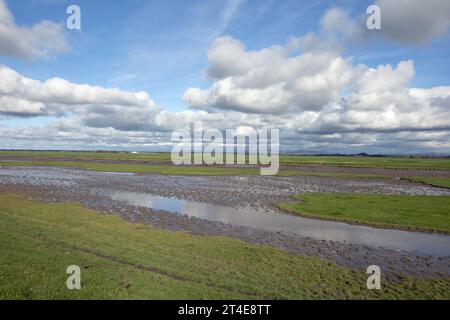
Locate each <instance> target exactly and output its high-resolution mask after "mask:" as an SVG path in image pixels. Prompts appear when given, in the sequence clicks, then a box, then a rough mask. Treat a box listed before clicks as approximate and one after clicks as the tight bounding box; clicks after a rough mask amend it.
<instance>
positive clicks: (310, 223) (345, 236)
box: [104, 190, 450, 256]
mask: <svg viewBox="0 0 450 320" xmlns="http://www.w3.org/2000/svg"><path fill="white" fill-rule="evenodd" d="M104 195H105V196H108V197H109V198H111V199H112V200H115V201H121V202H124V203H127V204H129V205H133V206H140V207H146V208H151V209H154V210H160V211H166V212H170V213H174V214H181V215H187V216H190V217H196V218H200V219H205V220H209V221H216V222H222V223H227V224H231V225H234V226H242V227H250V228H254V229H258V230H263V231H270V232H280V233H283V234H295V235H298V236H302V237H308V238H312V239H316V240H330V241H337V242H345V243H351V244H358V245H367V246H371V247H382V248H387V249H393V250H398V251H408V252H418V253H422V254H427V255H433V256H450V236H447V235H441V234H431V233H422V232H411V231H401V230H392V229H379V228H371V227H366V226H359V225H352V224H347V223H341V222H333V221H324V220H316V219H310V218H304V217H298V216H292V215H287V214H284V213H282V212H280V211H277V210H276V209H273V210H271V211H267V210H266V209H262V208H261V209H258V208H254V207H238V208H234V207H228V206H219V205H214V204H208V203H201V202H194V201H187V200H182V199H178V198H170V197H161V196H155V195H152V194H149V193H137V192H122V191H114V190H109V191H105V192H104Z"/></svg>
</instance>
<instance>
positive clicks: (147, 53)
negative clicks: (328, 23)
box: [1, 0, 450, 110]
mask: <svg viewBox="0 0 450 320" xmlns="http://www.w3.org/2000/svg"><path fill="white" fill-rule="evenodd" d="M230 3H233V1H231V2H230ZM235 3H239V5H236V7H237V8H236V10H235V11H234V12H233V13H232V14H231V16H230V17H229V18H226V17H224V16H225V15H226V14H227V10H231V9H228V6H232V5H228V6H227V3H226V1H185V0H183V1H181V0H175V1H174V0H171V1H151V0H150V1H149V0H130V1H109V0H94V1H92V0H87V1H72V0H67V1H65V0H30V1H27V2H26V4H25V2H24V1H9V2H8V4H9V7H10V9H11V11H12V12H13V13H14V15H15V18H16V21H17V23H18V24H23V25H33V24H35V23H37V22H39V21H41V20H51V21H57V22H60V23H65V19H66V18H67V14H66V13H65V10H66V8H67V6H68V5H70V4H78V5H79V6H80V8H81V10H82V30H81V31H67V33H68V36H69V38H70V40H71V45H72V46H73V51H72V52H70V53H68V54H65V55H62V56H59V57H57V58H55V59H50V60H45V61H32V62H23V61H17V60H15V59H4V58H2V60H1V61H2V62H3V61H5V62H6V64H8V65H10V66H13V67H14V68H15V69H16V70H18V71H20V72H21V73H22V74H24V75H27V76H30V77H31V78H34V79H41V80H45V79H48V78H51V77H55V76H58V77H62V78H65V79H68V80H70V81H73V82H76V83H89V84H96V85H101V86H104V87H111V86H118V87H120V88H121V89H125V90H131V91H140V90H143V91H147V92H149V93H150V94H151V96H152V97H153V98H154V99H155V100H156V101H158V103H159V104H160V105H162V106H164V107H166V108H167V109H170V110H182V109H184V108H185V105H184V104H183V101H182V99H181V96H182V95H183V92H184V91H185V90H186V89H187V88H189V87H191V86H207V80H206V79H205V78H204V70H205V69H206V67H207V60H206V51H207V50H208V47H209V46H210V45H211V42H212V41H213V39H214V38H216V37H217V36H220V35H223V34H228V35H232V36H233V37H235V38H237V39H239V40H241V41H242V42H244V43H245V44H246V46H247V48H249V49H254V50H258V49H261V48H265V47H268V46H271V45H273V44H283V43H285V42H286V40H287V39H288V38H289V37H291V36H301V35H304V34H306V33H308V32H311V31H318V29H319V28H320V25H319V21H320V17H321V16H322V15H323V14H324V12H325V11H326V10H327V9H328V8H329V7H330V5H333V6H340V7H343V8H347V9H349V10H351V11H352V12H354V13H361V14H362V13H364V12H365V9H366V8H367V6H368V5H369V4H371V3H372V2H371V1H333V2H330V1H298V0H283V1H274V0H268V1H235ZM345 51H346V52H345V53H346V55H348V56H354V57H355V61H358V62H362V63H365V64H367V65H369V66H377V65H379V64H387V63H390V64H397V63H398V62H399V61H401V60H403V59H413V60H414V61H415V67H416V71H417V76H416V77H415V79H414V82H413V85H417V86H420V87H432V86H436V85H442V84H448V83H450V81H449V80H450V73H449V72H448V69H446V68H442V64H443V63H444V64H446V65H447V66H450V42H449V41H448V39H439V40H436V41H433V42H432V44H431V45H430V44H428V43H427V44H425V45H424V44H418V45H412V46H408V47H405V46H404V45H402V44H400V45H399V44H396V43H392V42H389V41H376V42H375V43H370V44H367V43H366V42H362V43H357V44H353V45H352V46H351V47H347V48H346V50H345Z"/></svg>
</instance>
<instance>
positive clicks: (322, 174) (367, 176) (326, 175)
mask: <svg viewBox="0 0 450 320" xmlns="http://www.w3.org/2000/svg"><path fill="white" fill-rule="evenodd" d="M278 175H280V176H291V175H302V176H313V177H323V178H361V179H388V177H386V176H383V175H380V174H372V173H351V172H311V171H301V170H285V171H280V172H279V174H278Z"/></svg>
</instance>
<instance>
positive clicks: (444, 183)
mask: <svg viewBox="0 0 450 320" xmlns="http://www.w3.org/2000/svg"><path fill="white" fill-rule="evenodd" d="M408 180H410V181H413V182H420V183H424V184H428V185H430V186H435V187H443V188H450V178H436V177H414V178H408Z"/></svg>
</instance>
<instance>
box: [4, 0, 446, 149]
mask: <svg viewBox="0 0 450 320" xmlns="http://www.w3.org/2000/svg"><path fill="white" fill-rule="evenodd" d="M402 1H403V0H402ZM402 1H398V3H397V2H395V4H394V2H391V1H387V0H379V1H378V2H377V3H378V4H379V5H380V7H381V8H382V10H383V8H386V10H387V9H388V10H387V11H386V12H388V14H386V16H385V20H383V21H384V23H386V24H385V25H384V28H383V32H382V33H381V34H380V36H381V37H385V38H386V39H391V40H393V41H398V42H405V43H423V42H424V41H431V39H433V38H436V37H443V36H445V35H446V33H447V32H448V29H449V27H450V14H449V13H450V6H449V5H446V4H443V3H444V2H442V1H435V0H433V1H430V3H429V4H428V5H427V11H426V12H424V15H423V16H421V19H419V20H418V24H421V25H422V27H421V29H420V30H421V31H420V32H418V31H414V30H405V26H404V24H403V23H404V21H402V20H401V18H402V14H403V13H404V12H403V11H401V10H400V9H402V10H403V9H404V8H405V6H401V4H400V2H402ZM406 8H408V10H409V11H410V14H411V15H412V16H414V15H415V14H417V12H416V11H417V10H416V11H414V10H413V9H411V6H406ZM433 16H434V17H436V18H435V19H431V18H430V17H433ZM397 18H399V19H397ZM229 19H231V18H229ZM394 20H395V21H394ZM359 23H360V19H359V17H357V16H354V15H352V14H351V13H350V12H349V11H346V10H343V9H340V8H330V9H328V10H326V11H325V12H324V13H323V16H322V18H321V20H320V21H319V25H320V30H319V31H318V32H316V33H315V32H308V33H306V34H305V35H303V36H298V37H287V38H288V39H287V41H286V43H284V44H281V45H280V44H272V45H270V46H267V47H260V48H259V49H248V48H247V46H246V44H245V41H241V40H239V39H237V38H235V37H233V36H231V35H220V36H217V37H216V38H215V39H214V40H213V42H212V44H211V45H210V48H209V50H208V51H207V65H208V66H207V68H206V70H204V74H205V77H206V81H207V83H208V85H207V86H205V87H200V86H192V87H190V88H187V89H186V91H185V92H184V94H183V96H182V97H180V98H182V99H183V101H184V103H185V105H186V107H187V108H186V109H185V110H181V111H171V110H169V109H167V108H165V107H163V106H161V105H159V104H158V101H154V100H153V98H151V92H150V94H149V93H147V92H145V91H136V92H135V91H132V90H123V89H119V88H110V87H104V86H99V85H92V84H80V83H75V82H72V81H70V80H68V79H64V78H63V77H52V78H48V79H46V80H37V79H33V78H32V77H29V76H25V75H23V74H21V73H20V72H18V71H16V70H15V69H14V68H13V67H11V66H8V65H7V64H3V65H1V64H0V141H1V146H2V147H1V148H11V147H12V148H18V149H21V148H36V149H117V150H158V151H159V150H170V148H171V143H170V133H171V132H172V131H174V130H178V129H185V128H190V126H191V125H192V123H193V122H194V121H202V122H203V123H204V125H205V126H207V127H212V128H217V129H226V128H238V129H239V128H245V127H253V128H255V129H257V128H279V129H280V133H281V136H280V144H281V150H282V151H283V152H300V153H303V152H309V151H311V152H314V151H315V152H322V153H327V152H328V153H337V152H342V153H357V152H369V153H391V154H407V153H439V154H450V86H447V85H445V84H442V85H440V86H432V87H415V86H413V85H411V83H413V82H414V77H415V76H416V73H417V72H416V69H415V63H414V61H413V60H412V59H409V58H408V57H405V58H404V59H400V60H398V61H397V63H396V64H379V65H376V66H369V65H367V64H363V63H357V62H355V59H354V58H353V56H351V55H348V54H345V53H344V52H345V50H344V49H345V48H343V47H342V45H337V44H336V42H335V41H334V40H335V39H334V36H335V30H336V26H338V25H340V26H347V27H346V28H345V30H346V31H345V32H344V34H340V35H339V37H344V38H345V39H346V41H353V39H355V38H360V37H361V32H364V31H361V30H360V29H358V26H359ZM409 31H411V34H410V33H409ZM21 35H23V36H21ZM49 38H52V39H54V41H51V42H49V41H46V39H49ZM69 48H70V45H69V44H68V42H67V40H66V38H65V36H64V34H63V31H62V30H61V26H59V25H58V24H55V23H52V22H48V21H42V22H40V23H37V24H34V25H33V26H31V27H23V26H18V25H17V24H16V23H15V21H14V17H13V16H12V14H11V12H10V11H9V9H8V8H7V7H6V5H5V3H4V2H3V1H2V0H0V54H3V55H6V56H13V57H16V58H19V59H47V58H48V57H50V56H54V55H59V54H63V53H65V52H66V51H67V50H69ZM43 118H44V119H46V118H47V119H49V121H47V122H45V123H42V124H41V123H37V124H36V123H32V122H30V123H29V124H27V121H28V120H29V119H43ZM14 121H16V122H14ZM17 121H18V123H21V124H20V125H17V124H15V123H17Z"/></svg>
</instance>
